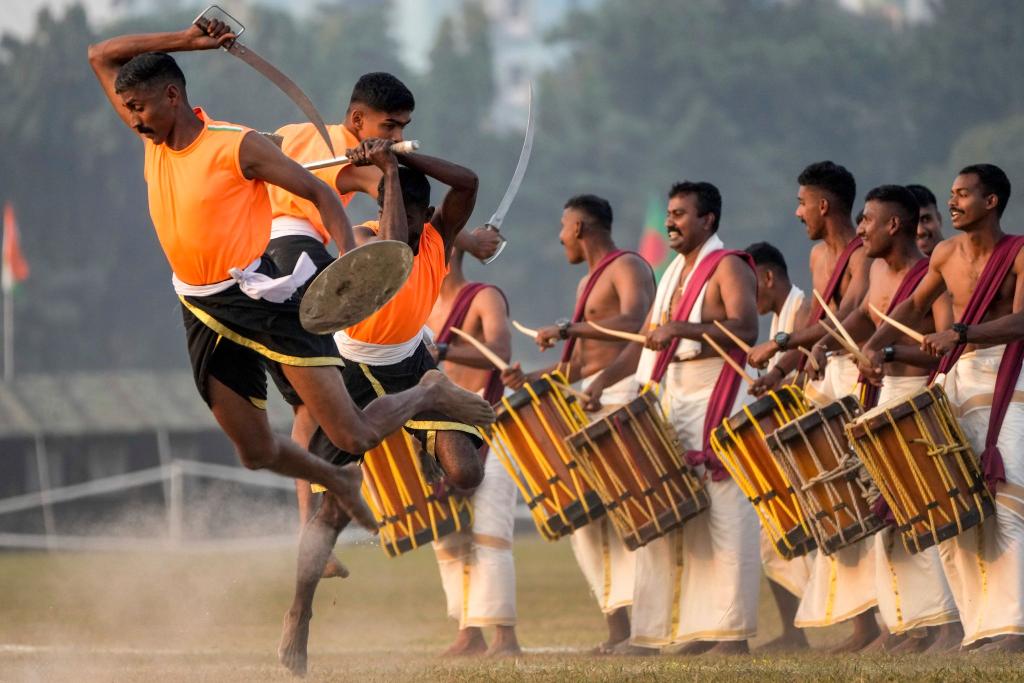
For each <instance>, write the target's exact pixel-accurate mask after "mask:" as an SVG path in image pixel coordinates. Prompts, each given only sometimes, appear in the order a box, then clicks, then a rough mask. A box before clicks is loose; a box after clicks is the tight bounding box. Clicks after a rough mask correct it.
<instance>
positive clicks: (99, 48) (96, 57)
mask: <svg viewBox="0 0 1024 683" xmlns="http://www.w3.org/2000/svg"><path fill="white" fill-rule="evenodd" d="M86 54H87V55H88V57H89V64H90V65H91V66H92V67H93V68H95V67H96V66H98V65H99V64H101V63H103V61H104V55H105V54H106V49H105V48H104V43H93V44H92V45H90V46H89V48H88V50H87V51H86Z"/></svg>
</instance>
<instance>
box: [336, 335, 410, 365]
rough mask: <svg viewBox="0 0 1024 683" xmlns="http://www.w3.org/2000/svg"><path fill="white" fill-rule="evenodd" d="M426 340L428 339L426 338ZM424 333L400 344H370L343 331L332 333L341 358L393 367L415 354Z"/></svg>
mask: <svg viewBox="0 0 1024 683" xmlns="http://www.w3.org/2000/svg"><path fill="white" fill-rule="evenodd" d="M427 338H428V339H429V338H430V337H427ZM423 340H424V333H423V331H422V330H420V333H419V334H417V335H416V336H414V337H413V338H412V339H410V340H409V341H406V342H402V343H401V344H370V343H369V342H364V341H359V340H358V339H353V338H352V337H350V336H348V335H347V334H345V330H342V331H341V332H335V333H334V343H335V344H337V345H338V351H339V352H340V353H341V357H342V358H347V359H349V360H352V361H355V362H356V363H365V364H366V365H394V364H395V363H400V362H402V361H403V360H405V359H406V358H409V357H410V356H412V354H414V353H416V349H418V348H419V347H420V344H421V343H423Z"/></svg>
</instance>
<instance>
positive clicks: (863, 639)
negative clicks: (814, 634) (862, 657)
mask: <svg viewBox="0 0 1024 683" xmlns="http://www.w3.org/2000/svg"><path fill="white" fill-rule="evenodd" d="M881 633H882V631H881V629H879V628H878V622H877V621H875V611H874V610H868V611H867V612H862V613H860V614H858V615H857V616H855V617H854V618H853V633H852V634H850V637H849V638H847V639H846V640H844V641H843V642H841V643H840V644H839V645H836V646H835V647H833V648H832V649H830V650H828V653H829V654H833V655H838V654H849V653H851V652H860V651H861V650H863V649H864V648H865V647H867V646H868V645H870V644H871V642H872V641H874V640H875V639H876V638H878V636H879V635H881Z"/></svg>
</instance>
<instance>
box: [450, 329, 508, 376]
mask: <svg viewBox="0 0 1024 683" xmlns="http://www.w3.org/2000/svg"><path fill="white" fill-rule="evenodd" d="M452 332H454V333H455V334H457V335H459V336H460V337H462V338H463V339H465V340H466V341H468V342H469V343H470V344H471V345H472V346H473V348H475V349H476V350H477V351H479V352H480V355H481V356H483V357H484V358H486V359H487V360H489V361H491V362H492V363H494V367H496V368H498V369H499V370H501V371H502V372H504V371H505V370H507V369H508V363H506V362H505V361H503V360H502V359H501V358H499V357H498V354H496V353H495V352H494V351H491V350H490V349H489V348H487V347H486V346H484V344H483V343H481V342H480V341H478V340H477V339H475V338H473V336H472V335H469V334H466V333H465V332H463V331H462V330H460V329H459V328H457V327H453V328H452Z"/></svg>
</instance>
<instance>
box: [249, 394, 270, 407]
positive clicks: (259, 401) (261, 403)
mask: <svg viewBox="0 0 1024 683" xmlns="http://www.w3.org/2000/svg"><path fill="white" fill-rule="evenodd" d="M248 398H249V403H251V404H253V405H254V406H256V407H257V408H259V409H260V410H266V409H267V399H265V398H256V397H255V396H249V397H248Z"/></svg>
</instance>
